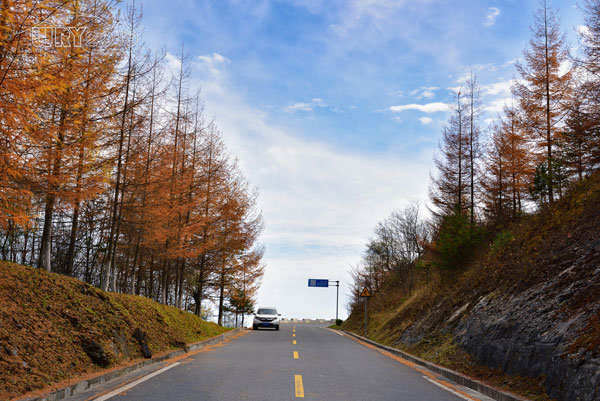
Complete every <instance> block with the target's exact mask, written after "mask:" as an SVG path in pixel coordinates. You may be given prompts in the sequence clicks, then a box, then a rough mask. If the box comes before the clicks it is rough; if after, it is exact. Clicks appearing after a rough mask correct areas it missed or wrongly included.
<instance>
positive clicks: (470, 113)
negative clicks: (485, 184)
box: [465, 70, 482, 225]
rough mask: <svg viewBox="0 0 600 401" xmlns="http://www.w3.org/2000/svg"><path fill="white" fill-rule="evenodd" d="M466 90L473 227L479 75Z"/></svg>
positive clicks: (479, 104)
mask: <svg viewBox="0 0 600 401" xmlns="http://www.w3.org/2000/svg"><path fill="white" fill-rule="evenodd" d="M465 88H466V93H465V96H466V103H467V119H468V123H469V125H468V150H467V152H468V163H469V168H468V174H469V212H470V214H469V218H470V222H471V225H473V224H475V208H476V204H477V201H476V199H475V194H476V193H477V192H479V191H478V189H477V188H478V186H479V177H478V175H479V168H478V164H479V161H480V157H481V154H480V149H479V131H480V127H479V118H480V116H481V113H482V107H481V88H480V86H479V82H478V81H477V75H475V74H473V70H471V74H470V76H469V78H467V79H466V82H465Z"/></svg>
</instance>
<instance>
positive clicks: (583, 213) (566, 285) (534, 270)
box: [344, 174, 600, 399]
mask: <svg viewBox="0 0 600 401" xmlns="http://www.w3.org/2000/svg"><path fill="white" fill-rule="evenodd" d="M476 255H477V256H476V258H475V260H474V261H473V262H472V263H471V264H470V265H469V266H465V268H464V269H463V270H462V271H459V272H456V273H455V274H454V275H453V276H452V277H451V278H450V279H449V278H448V277H446V278H442V277H441V276H440V275H439V272H435V271H432V272H431V273H430V275H429V277H428V280H427V281H425V280H423V281H422V282H421V283H420V285H419V286H418V288H417V289H416V291H414V292H413V293H412V294H405V293H400V292H399V290H398V289H397V288H394V287H393V286H388V287H387V288H386V289H385V290H383V291H381V293H380V294H376V296H375V297H374V298H373V299H372V300H371V301H370V302H369V305H370V314H369V317H370V326H369V334H370V337H372V338H373V339H375V340H377V341H380V342H382V343H385V344H388V345H393V346H397V347H399V348H402V349H405V350H407V351H409V352H412V353H415V354H418V355H420V356H421V357H424V358H426V359H429V360H432V361H434V362H437V363H440V364H442V365H446V366H448V367H451V368H454V369H458V370H462V371H464V372H466V373H468V374H471V375H473V376H477V377H479V378H482V379H485V380H488V381H491V382H492V383H495V384H497V385H502V386H505V387H509V388H512V389H513V390H515V391H518V392H521V393H522V394H526V395H528V396H530V397H533V398H536V399H548V396H547V395H545V394H544V390H543V388H544V385H546V386H547V383H546V384H544V383H545V379H546V378H545V376H544V375H540V376H538V377H534V378H525V377H520V376H516V375H510V376H509V375H506V374H504V373H503V372H502V371H501V370H502V369H497V367H495V366H494V367H486V366H483V364H482V363H479V362H478V361H477V360H476V358H474V357H473V355H470V354H469V353H468V352H465V350H464V349H462V348H461V346H460V345H458V344H457V341H456V336H457V331H458V329H457V327H459V322H460V321H461V320H463V321H464V320H468V317H469V316H471V314H475V313H476V312H475V310H477V311H478V310H479V309H477V307H478V306H479V305H481V304H482V303H483V304H485V303H486V302H493V301H494V300H504V299H506V305H509V304H510V303H509V299H515V298H516V297H518V296H519V294H526V293H527V291H530V290H531V289H534V288H537V287H540V286H541V287H543V288H544V291H543V292H542V293H541V295H539V297H532V298H530V299H528V300H527V302H531V303H533V302H535V301H536V299H540V298H542V297H543V299H548V300H550V301H549V302H548V303H547V305H543V306H544V307H547V308H549V309H550V310H549V311H547V312H546V311H542V312H543V313H546V315H544V316H550V317H549V318H548V319H546V320H553V319H554V320H557V321H561V322H562V321H565V322H566V321H576V320H577V319H578V316H585V320H584V321H583V326H582V327H579V328H577V329H573V328H571V329H569V330H568V331H567V332H566V333H565V335H564V341H565V342H567V343H568V344H567V347H566V349H565V354H571V353H572V354H577V355H580V357H581V358H583V355H589V356H586V358H589V357H594V358H597V357H598V356H600V323H599V322H600V307H599V306H600V298H599V297H598V294H600V274H599V271H600V269H599V267H600V175H598V174H596V175H595V176H593V177H591V178H589V179H587V180H585V181H584V182H583V183H582V184H581V185H579V186H577V187H576V188H574V189H573V190H571V191H570V193H569V194H567V195H566V196H565V197H564V198H563V199H562V200H561V201H560V202H557V203H556V204H555V206H554V207H552V208H551V209H545V210H541V211H540V212H538V213H537V214H536V215H532V216H525V217H523V218H522V219H521V220H520V221H518V222H516V223H514V224H513V225H511V226H509V227H507V228H506V229H505V230H503V231H502V232H500V233H497V234H496V235H494V236H491V237H490V239H489V240H488V241H486V242H485V243H484V244H483V245H482V246H481V248H479V249H477V252H476ZM447 274H448V273H446V275H447ZM511 297H512V298H511ZM497 303H501V302H500V301H497ZM507 312H511V311H507ZM542 312H540V313H542ZM477 313H478V312H477ZM539 317H540V316H536V318H539ZM363 319H364V315H363V314H362V313H361V308H357V309H356V312H355V313H353V314H352V315H351V316H350V318H349V319H348V320H347V321H346V322H345V323H344V328H346V329H349V330H352V331H355V332H357V333H359V334H361V333H362V330H363ZM525 319H527V317H525ZM532 319H533V316H532ZM510 324H511V325H513V326H511V327H517V326H515V325H516V324H517V323H514V324H513V323H512V322H511V323H510ZM524 324H525V325H526V324H528V322H525V323H524ZM535 324H538V323H537V322H536V323H535ZM550 324H551V323H550ZM532 325H533V326H535V325H534V324H532ZM572 327H577V325H573V326H572ZM459 328H460V327H459ZM508 333H509V334H507V335H509V336H512V334H510V331H509V332H508ZM467 334H468V333H467ZM515 336H516V334H515Z"/></svg>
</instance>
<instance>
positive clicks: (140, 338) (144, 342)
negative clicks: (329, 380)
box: [133, 328, 152, 358]
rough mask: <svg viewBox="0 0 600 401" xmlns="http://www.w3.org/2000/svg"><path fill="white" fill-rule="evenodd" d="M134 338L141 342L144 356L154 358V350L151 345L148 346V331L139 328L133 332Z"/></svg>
mask: <svg viewBox="0 0 600 401" xmlns="http://www.w3.org/2000/svg"><path fill="white" fill-rule="evenodd" d="M133 338H135V339H136V340H137V342H138V344H140V347H141V348H142V355H143V356H144V358H152V351H150V347H148V337H147V336H146V333H144V332H143V331H142V330H141V329H140V328H137V329H136V330H135V332H134V333H133Z"/></svg>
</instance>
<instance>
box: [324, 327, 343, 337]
mask: <svg viewBox="0 0 600 401" xmlns="http://www.w3.org/2000/svg"><path fill="white" fill-rule="evenodd" d="M327 330H329V331H331V332H332V333H335V334H337V335H338V336H342V337H344V335H343V334H342V333H340V332H339V331H337V330H333V329H329V328H328V329H327Z"/></svg>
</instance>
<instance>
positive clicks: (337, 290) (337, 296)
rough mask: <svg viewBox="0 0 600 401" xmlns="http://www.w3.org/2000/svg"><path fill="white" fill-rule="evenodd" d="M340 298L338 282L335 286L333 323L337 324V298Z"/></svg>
mask: <svg viewBox="0 0 600 401" xmlns="http://www.w3.org/2000/svg"><path fill="white" fill-rule="evenodd" d="M339 298H340V282H339V281H338V282H337V285H336V286H335V324H338V323H337V321H338V300H339Z"/></svg>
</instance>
